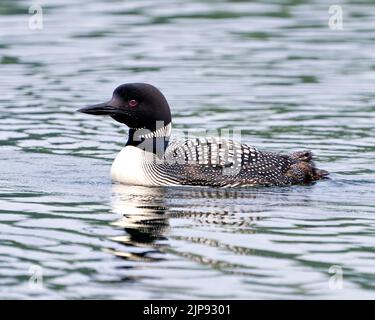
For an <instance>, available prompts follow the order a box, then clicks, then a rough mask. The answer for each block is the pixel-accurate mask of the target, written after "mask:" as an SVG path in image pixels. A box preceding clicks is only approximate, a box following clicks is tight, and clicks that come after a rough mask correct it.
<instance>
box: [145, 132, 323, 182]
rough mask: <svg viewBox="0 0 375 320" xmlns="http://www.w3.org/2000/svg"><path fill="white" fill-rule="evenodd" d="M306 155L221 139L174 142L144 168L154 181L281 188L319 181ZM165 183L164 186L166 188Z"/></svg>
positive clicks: (309, 155)
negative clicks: (155, 161) (156, 160)
mask: <svg viewBox="0 0 375 320" xmlns="http://www.w3.org/2000/svg"><path fill="white" fill-rule="evenodd" d="M311 159H312V154H311V153H310V152H309V151H303V152H296V153H293V154H292V155H282V154H276V153H268V152H261V151H259V150H257V149H256V148H254V147H252V146H248V145H246V144H240V143H238V142H235V141H233V140H226V139H222V138H194V139H188V140H174V141H172V142H171V144H170V145H169V146H168V148H167V149H166V151H165V154H164V159H163V161H158V163H156V164H154V165H150V164H148V165H147V166H146V168H145V170H146V171H147V174H148V175H149V176H150V177H153V179H154V180H158V179H159V181H160V183H161V184H163V181H168V183H173V184H182V185H200V186H214V187H229V186H230V187H234V186H254V185H263V186H271V185H273V186H275V185H278V186H281V185H290V184H296V183H304V182H309V181H315V180H319V179H321V178H322V177H323V176H325V175H326V174H327V173H326V172H325V171H323V170H318V169H316V168H315V166H314V164H313V162H312V161H311ZM168 183H167V184H168Z"/></svg>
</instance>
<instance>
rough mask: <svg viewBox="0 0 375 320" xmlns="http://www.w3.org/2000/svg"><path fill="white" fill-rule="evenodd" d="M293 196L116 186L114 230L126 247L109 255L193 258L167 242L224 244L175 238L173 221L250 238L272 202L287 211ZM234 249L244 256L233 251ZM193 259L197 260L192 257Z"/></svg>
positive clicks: (270, 193)
mask: <svg viewBox="0 0 375 320" xmlns="http://www.w3.org/2000/svg"><path fill="white" fill-rule="evenodd" d="M291 194H293V192H292V193H291ZM291 194H290V193H281V192H273V191H271V190H270V189H268V192H264V189H263V191H260V190H251V192H250V190H249V189H213V188H212V189H203V188H201V189H196V188H193V187H192V188H168V187H156V188H149V187H142V186H126V185H121V184H116V185H113V198H112V211H113V212H114V213H116V214H119V215H121V216H122V217H121V219H119V220H118V221H116V222H114V223H113V225H115V226H117V227H120V228H123V229H124V231H125V233H126V234H125V235H123V236H117V237H113V238H112V240H114V241H115V242H117V243H118V244H121V245H122V246H120V247H118V246H117V249H111V250H110V251H111V252H112V253H113V254H115V255H116V256H119V257H122V258H124V259H126V260H131V261H134V260H143V261H158V260H161V259H164V257H163V255H164V254H165V253H172V254H177V255H178V254H181V255H183V256H185V257H186V255H188V256H189V254H188V253H186V252H185V253H182V252H176V251H175V249H172V248H170V243H169V240H176V241H186V242H189V243H201V244H204V245H209V246H215V247H221V246H222V245H223V244H220V243H218V242H217V241H216V240H212V239H209V237H193V236H181V235H176V233H178V232H174V231H178V228H177V230H174V229H172V228H171V227H170V221H173V220H171V219H179V222H178V225H179V227H181V224H182V225H183V229H184V230H187V229H190V228H191V229H199V228H201V227H204V226H206V227H209V228H212V229H213V230H214V229H215V228H223V229H225V231H226V232H232V233H237V232H241V233H248V234H251V233H254V232H256V231H257V228H256V221H258V220H262V219H266V218H267V216H268V215H269V212H270V211H271V208H270V203H271V204H272V203H273V204H275V205H277V206H278V207H279V208H280V207H282V206H288V205H290V204H291V201H289V200H290V195H291ZM297 200H298V204H299V205H301V200H302V202H305V201H306V199H305V198H304V199H301V198H299V197H298V198H297ZM305 205H306V206H307V205H308V203H306V204H305ZM185 223H186V224H188V225H187V226H186V228H185ZM124 246H125V247H124ZM230 250H231V251H235V252H236V253H240V252H241V251H242V249H241V247H235V246H233V247H231V248H230ZM246 250H248V249H246ZM246 250H245V251H246ZM247 253H248V252H247ZM189 257H190V256H189ZM190 258H191V259H197V257H196V256H194V257H193V255H191V257H190Z"/></svg>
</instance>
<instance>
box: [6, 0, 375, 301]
mask: <svg viewBox="0 0 375 320" xmlns="http://www.w3.org/2000/svg"><path fill="white" fill-rule="evenodd" d="M41 2H42V5H43V10H44V11H43V13H44V20H43V27H44V28H43V30H30V29H29V28H28V19H29V15H28V6H29V5H30V2H29V1H10V0H8V1H5V0H2V1H1V5H0V67H1V77H0V86H1V97H0V110H1V113H0V118H1V120H0V122H1V126H0V144H1V153H0V161H1V162H0V163H1V165H0V204H1V205H0V210H1V214H0V257H1V258H0V270H1V271H0V298H17V299H19V298H21V299H25V298H59V299H61V298H246V299H247V298H262V299H263V298H266V299H267V298H282V299H286V298H312V299H315V298H375V291H374V289H375V251H374V246H375V240H374V239H375V237H374V236H375V216H374V213H375V212H374V211H375V201H374V187H375V183H374V177H375V160H374V159H375V147H374V145H375V132H374V124H375V122H374V120H375V119H374V118H375V117H374V114H375V112H374V111H375V103H374V98H375V94H374V80H375V73H374V69H375V60H374V58H375V56H374V52H375V41H374V40H375V34H374V31H373V30H374V28H375V20H374V18H373V14H371V13H373V12H374V9H375V4H374V3H373V2H372V1H361V2H359V3H356V1H349V0H348V1H337V2H338V3H337V4H341V5H342V8H343V11H344V29H343V30H341V31H338V30H331V29H330V28H329V27H328V25H327V22H328V18H329V15H328V4H327V2H326V1H323V0H316V1H314V0H311V1H307V0H306V1H303V0H300V1H295V0H284V1H256V2H246V1H215V2H214V1H208V0H207V1H182V0H181V1H177V0H173V1H161V0H160V1H159V0H158V1H154V0H153V1H114V0H113V1H98V0H85V1H80V4H77V2H76V1H73V0H69V1H67V0H64V1H55V0H54V1H52V0H48V1H47V0H44V1H41ZM136 81H143V82H149V83H152V84H154V85H156V86H158V87H159V88H160V89H161V90H162V91H163V92H164V93H165V95H166V96H167V98H168V100H169V102H170V104H171V105H172V112H173V117H174V128H175V131H174V133H175V135H179V134H180V132H179V130H180V131H181V130H182V129H187V128H190V129H191V128H194V129H196V130H207V129H210V130H213V129H223V128H231V129H242V133H243V135H242V141H243V142H246V143H248V144H251V145H254V146H257V147H258V148H260V149H265V150H269V151H278V152H284V153H287V152H292V151H295V150H299V149H305V148H310V149H312V150H314V151H315V154H316V155H317V157H318V164H319V167H321V168H322V169H326V170H329V171H330V172H331V173H332V174H331V180H328V181H323V182H319V183H317V184H315V185H311V186H293V187H287V188H248V189H236V190H216V189H209V188H207V189H206V188H190V187H186V188H182V187H181V188H145V187H131V186H121V185H116V184H112V183H111V181H110V179H109V169H110V165H111V162H112V160H113V158H114V156H115V155H116V153H117V152H118V151H119V150H120V149H121V147H122V146H123V145H124V142H125V139H126V138H125V135H126V132H127V130H126V128H125V127H122V126H120V125H118V124H115V123H114V122H113V121H111V119H109V118H100V117H92V116H91V117H90V116H87V115H83V114H78V113H76V112H75V110H76V109H77V108H80V107H83V106H86V105H88V104H92V103H96V102H101V101H104V100H106V99H108V98H109V97H110V95H111V93H112V90H113V88H114V87H116V86H117V85H119V84H121V83H126V82H136ZM178 129H179V130H178ZM330 271H331V273H330ZM341 275H342V282H341V280H340V279H341ZM341 286H342V288H341ZM340 288H341V289H340Z"/></svg>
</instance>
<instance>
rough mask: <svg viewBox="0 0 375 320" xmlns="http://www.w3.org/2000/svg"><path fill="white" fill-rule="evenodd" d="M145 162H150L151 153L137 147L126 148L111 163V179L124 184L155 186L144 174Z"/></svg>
mask: <svg viewBox="0 0 375 320" xmlns="http://www.w3.org/2000/svg"><path fill="white" fill-rule="evenodd" d="M147 161H152V153H149V152H145V151H143V150H141V149H140V148H137V147H133V146H126V147H125V148H123V149H122V150H121V151H120V153H119V154H118V155H117V156H116V159H115V160H114V161H113V164H112V168H111V177H112V179H113V180H115V181H118V182H121V183H125V184H131V185H141V186H154V185H156V184H155V183H154V182H153V181H151V179H150V178H149V177H148V176H147V173H146V172H145V166H144V164H145V163H146V162H147Z"/></svg>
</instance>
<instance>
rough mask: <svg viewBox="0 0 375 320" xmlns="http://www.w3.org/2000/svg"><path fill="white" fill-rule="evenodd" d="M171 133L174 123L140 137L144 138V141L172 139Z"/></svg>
mask: <svg viewBox="0 0 375 320" xmlns="http://www.w3.org/2000/svg"><path fill="white" fill-rule="evenodd" d="M171 132H172V123H168V124H167V125H166V126H164V127H161V128H159V129H157V130H155V131H152V132H150V133H146V134H140V135H139V137H140V138H144V139H151V138H162V137H170V135H171Z"/></svg>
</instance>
